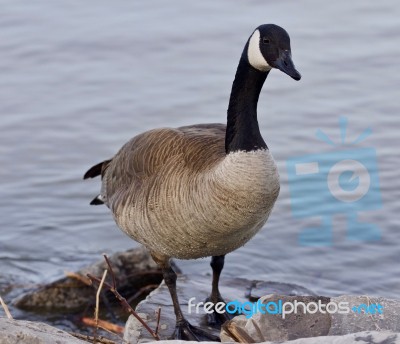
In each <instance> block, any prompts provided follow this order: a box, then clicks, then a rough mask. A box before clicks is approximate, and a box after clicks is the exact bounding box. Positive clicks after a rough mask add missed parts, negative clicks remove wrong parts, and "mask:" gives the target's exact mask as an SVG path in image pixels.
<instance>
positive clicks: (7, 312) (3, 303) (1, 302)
mask: <svg viewBox="0 0 400 344" xmlns="http://www.w3.org/2000/svg"><path fill="white" fill-rule="evenodd" d="M0 304H1V305H2V306H3V308H4V313H6V315H7V318H8V319H14V318H13V316H12V315H11V313H10V310H9V309H8V307H7V305H6V303H5V302H4V301H3V299H2V298H1V296H0Z"/></svg>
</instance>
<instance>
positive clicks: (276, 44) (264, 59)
mask: <svg viewBox="0 0 400 344" xmlns="http://www.w3.org/2000/svg"><path fill="white" fill-rule="evenodd" d="M247 59H248V61H249V63H250V64H251V65H252V66H253V67H254V68H256V69H258V70H260V71H263V72H267V71H269V70H271V68H277V69H279V70H281V71H282V72H284V73H286V74H287V75H289V76H290V77H292V78H293V79H294V80H300V79H301V75H300V73H299V72H298V71H297V70H296V68H295V67H294V64H293V61H292V54H291V50H290V38H289V35H288V33H287V32H286V31H285V30H284V29H282V28H281V27H280V26H278V25H274V24H264V25H260V26H259V27H258V28H257V29H256V30H255V31H254V32H253V34H252V35H251V37H250V38H249V41H248V44H247Z"/></svg>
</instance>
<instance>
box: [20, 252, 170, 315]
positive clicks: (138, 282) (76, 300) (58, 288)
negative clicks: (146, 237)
mask: <svg viewBox="0 0 400 344" xmlns="http://www.w3.org/2000/svg"><path fill="white" fill-rule="evenodd" d="M109 259H110V261H111V264H112V267H113V270H114V273H115V276H116V279H117V286H118V290H119V291H120V292H121V294H124V295H125V296H126V297H128V296H129V295H133V294H135V293H136V292H137V291H138V290H140V289H141V288H143V287H146V286H149V285H158V284H160V282H161V281H162V278H163V277H162V273H161V271H160V269H158V267H157V265H156V264H155V262H154V261H153V259H152V258H151V256H150V254H149V253H148V251H147V250H146V249H145V248H144V247H139V248H136V249H132V250H128V251H125V252H117V253H115V254H113V255H112V256H110V257H109ZM104 269H106V263H105V261H104V259H101V260H100V261H98V262H97V263H95V264H93V265H91V266H89V267H86V268H83V269H81V270H80V271H78V272H77V274H78V275H80V276H83V278H86V274H88V273H90V274H92V275H94V276H97V277H101V276H102V275H103V272H104ZM108 278H109V279H110V278H111V276H110V274H108ZM94 293H95V292H94V289H93V287H92V286H88V285H87V284H85V283H83V282H81V281H79V280H77V279H76V278H69V277H65V278H62V279H59V280H57V281H55V282H53V283H50V284H48V285H46V286H44V287H41V288H39V289H36V290H33V291H29V292H28V293H26V294H24V295H23V296H22V297H20V298H18V299H17V300H16V301H15V306H16V307H18V308H20V309H24V310H31V311H36V312H37V311H46V312H49V311H51V312H77V311H80V310H82V309H84V308H85V307H86V306H87V304H88V302H89V301H92V300H94ZM111 298H112V297H111Z"/></svg>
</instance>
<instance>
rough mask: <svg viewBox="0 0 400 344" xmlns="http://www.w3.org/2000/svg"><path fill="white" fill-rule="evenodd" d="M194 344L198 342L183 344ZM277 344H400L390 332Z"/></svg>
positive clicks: (178, 343) (174, 342) (175, 342)
mask: <svg viewBox="0 0 400 344" xmlns="http://www.w3.org/2000/svg"><path fill="white" fill-rule="evenodd" d="M184 343H185V344H195V343H198V342H184ZM149 344H182V341H179V340H161V341H158V342H150V343H149ZM202 344H215V342H202ZM261 344H277V342H263V343H261ZM279 344H400V336H399V334H397V333H393V332H390V331H384V332H377V331H365V332H358V333H352V334H348V335H345V336H329V337H328V336H323V337H315V338H302V339H296V340H291V341H285V342H279Z"/></svg>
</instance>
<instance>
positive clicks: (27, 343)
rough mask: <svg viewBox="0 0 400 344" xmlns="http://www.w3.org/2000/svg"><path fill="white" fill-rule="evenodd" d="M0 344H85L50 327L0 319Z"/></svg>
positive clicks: (37, 323) (42, 324)
mask: <svg viewBox="0 0 400 344" xmlns="http://www.w3.org/2000/svg"><path fill="white" fill-rule="evenodd" d="M0 344H87V342H86V341H82V340H80V339H77V338H75V337H73V336H71V335H69V334H68V333H67V332H64V331H61V330H59V329H57V328H55V327H52V326H50V325H47V324H44V323H39V322H31V321H24V320H12V319H6V318H0Z"/></svg>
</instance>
